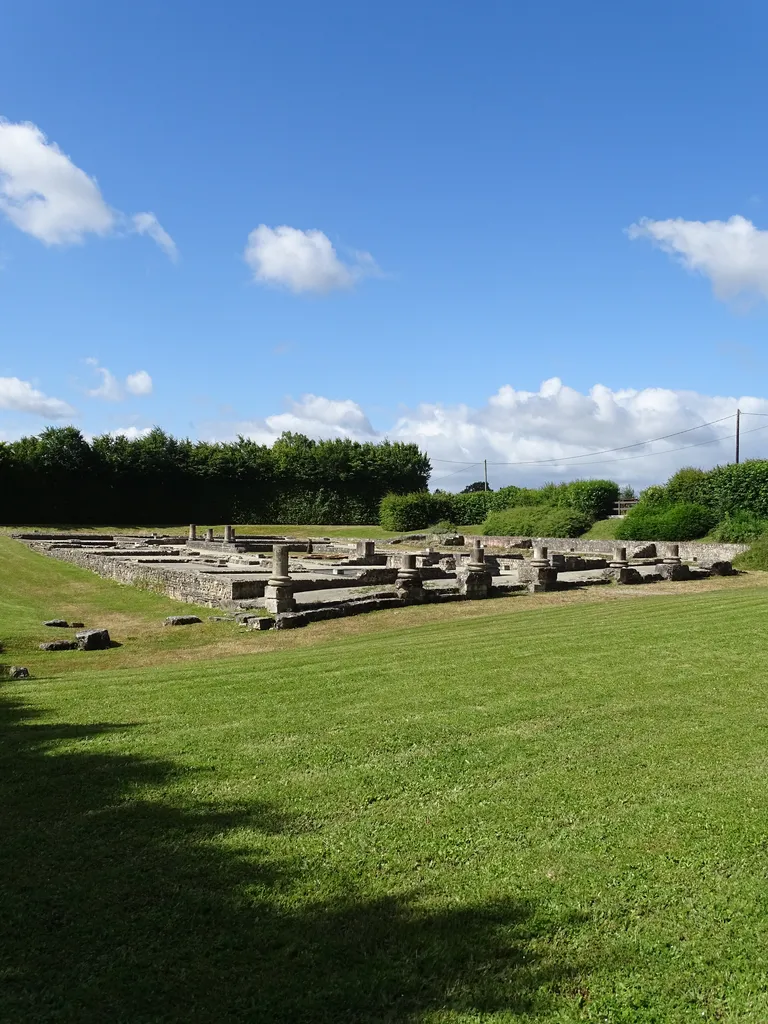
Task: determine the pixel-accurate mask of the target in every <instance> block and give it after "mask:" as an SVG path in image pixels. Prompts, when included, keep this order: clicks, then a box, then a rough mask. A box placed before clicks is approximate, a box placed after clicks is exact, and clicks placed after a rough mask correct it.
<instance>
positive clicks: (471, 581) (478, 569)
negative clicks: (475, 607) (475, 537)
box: [456, 541, 493, 600]
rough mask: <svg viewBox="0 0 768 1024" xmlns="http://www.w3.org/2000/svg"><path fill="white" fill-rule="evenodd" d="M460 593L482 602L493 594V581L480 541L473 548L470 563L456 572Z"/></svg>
mask: <svg viewBox="0 0 768 1024" xmlns="http://www.w3.org/2000/svg"><path fill="white" fill-rule="evenodd" d="M456 582H457V583H458V585H459V593H460V594H463V595H464V596H465V597H468V598H471V599H472V600H482V599H483V598H485V597H488V595H489V594H490V592H491V587H492V586H493V580H492V578H491V573H490V571H489V569H488V566H487V565H486V564H485V551H484V549H483V547H482V546H481V544H480V542H479V541H475V543H474V544H473V546H472V554H471V556H470V559H469V563H468V564H466V565H462V566H461V568H459V569H457V570H456Z"/></svg>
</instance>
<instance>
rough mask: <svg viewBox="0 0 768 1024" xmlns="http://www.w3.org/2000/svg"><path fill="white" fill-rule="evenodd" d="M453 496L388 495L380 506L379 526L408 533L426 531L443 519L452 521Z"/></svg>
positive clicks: (423, 492) (416, 493)
mask: <svg viewBox="0 0 768 1024" xmlns="http://www.w3.org/2000/svg"><path fill="white" fill-rule="evenodd" d="M453 497H454V495H453V494H445V493H442V494H430V493H429V491H416V492H415V493H414V494H387V495H386V496H385V497H384V498H382V499H381V504H380V506H379V524H380V525H381V526H382V528H383V529H385V530H392V531H393V532H394V531H399V532H403V531H405V532H408V531H412V530H426V529H427V527H429V526H431V524H432V523H437V522H439V521H440V520H441V519H452V518H453V516H452V509H451V499H452V498H453Z"/></svg>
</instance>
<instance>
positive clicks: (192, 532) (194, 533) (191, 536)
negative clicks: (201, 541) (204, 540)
mask: <svg viewBox="0 0 768 1024" xmlns="http://www.w3.org/2000/svg"><path fill="white" fill-rule="evenodd" d="M189 540H197V527H196V526H195V524H194V523H190V524H189Z"/></svg>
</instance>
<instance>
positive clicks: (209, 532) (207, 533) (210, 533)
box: [205, 527, 213, 541]
mask: <svg viewBox="0 0 768 1024" xmlns="http://www.w3.org/2000/svg"><path fill="white" fill-rule="evenodd" d="M205 539H206V540H207V541H212V540H213V529H212V528H211V527H209V528H208V529H207V530H206V531H205Z"/></svg>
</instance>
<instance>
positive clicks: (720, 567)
mask: <svg viewBox="0 0 768 1024" xmlns="http://www.w3.org/2000/svg"><path fill="white" fill-rule="evenodd" d="M699 564H700V565H701V568H702V569H707V570H708V571H709V572H710V573H711V574H712V575H713V576H735V575H736V570H735V569H734V568H733V566H732V565H731V563H730V562H725V561H718V562H701V563H699Z"/></svg>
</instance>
